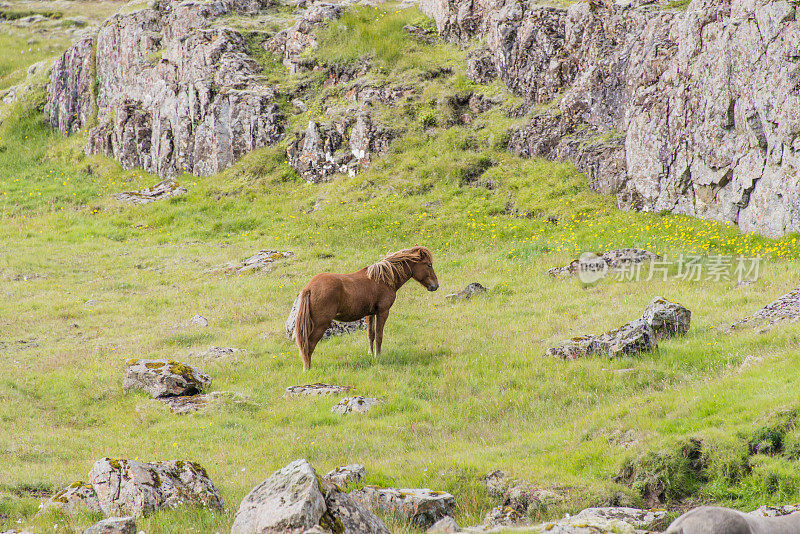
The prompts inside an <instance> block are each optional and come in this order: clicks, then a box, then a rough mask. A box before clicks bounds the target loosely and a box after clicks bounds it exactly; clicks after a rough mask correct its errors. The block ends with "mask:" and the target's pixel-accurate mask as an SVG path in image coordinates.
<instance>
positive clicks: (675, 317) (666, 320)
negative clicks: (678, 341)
mask: <svg viewBox="0 0 800 534" xmlns="http://www.w3.org/2000/svg"><path fill="white" fill-rule="evenodd" d="M642 320H643V321H644V322H646V323H647V324H648V325H649V326H650V328H652V330H653V334H654V335H655V337H656V341H661V340H662V339H667V338H670V337H675V336H681V335H683V334H685V333H686V332H688V331H689V326H690V325H691V323H692V312H690V311H689V310H688V309H686V308H685V307H683V306H681V305H680V304H676V303H675V302H670V301H668V300H666V299H664V298H662V297H656V298H654V299H653V300H652V302H650V304H648V305H647V307H646V308H645V309H644V313H642Z"/></svg>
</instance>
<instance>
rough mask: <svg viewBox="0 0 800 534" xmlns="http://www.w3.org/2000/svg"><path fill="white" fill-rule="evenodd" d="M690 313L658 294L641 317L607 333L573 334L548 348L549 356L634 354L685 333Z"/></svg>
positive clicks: (647, 350) (650, 349)
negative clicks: (567, 339) (563, 341)
mask: <svg viewBox="0 0 800 534" xmlns="http://www.w3.org/2000/svg"><path fill="white" fill-rule="evenodd" d="M691 318H692V314H691V312H690V311H689V310H688V309H686V308H684V307H683V306H681V305H680V304H676V303H674V302H670V301H668V300H666V299H664V298H662V297H656V298H655V299H653V301H652V302H650V304H648V305H647V307H646V308H645V310H644V312H643V313H642V316H641V317H640V318H638V319H634V320H633V321H631V322H629V323H627V324H624V325H622V326H621V327H619V328H618V329H616V330H612V331H610V332H606V333H604V334H599V335H595V334H588V335H584V336H579V337H574V338H572V339H571V340H569V341H567V342H566V343H563V344H561V345H559V346H557V347H553V348H550V349H548V350H547V355H548V356H553V357H556V358H560V359H562V360H575V359H578V358H583V357H586V356H595V355H601V356H608V357H609V358H614V357H617V356H626V355H627V356H632V355H636V354H639V353H642V352H651V351H653V350H656V349H657V348H658V342H659V341H660V340H663V339H666V338H670V337H674V336H677V335H682V334H685V333H686V332H688V331H689V326H690V324H691Z"/></svg>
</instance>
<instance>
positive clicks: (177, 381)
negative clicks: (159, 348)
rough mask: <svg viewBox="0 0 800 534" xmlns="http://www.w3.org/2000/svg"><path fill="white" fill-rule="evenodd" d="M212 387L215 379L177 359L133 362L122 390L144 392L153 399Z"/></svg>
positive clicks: (192, 392) (128, 364)
mask: <svg viewBox="0 0 800 534" xmlns="http://www.w3.org/2000/svg"><path fill="white" fill-rule="evenodd" d="M210 386H211V377H210V376H208V375H207V374H205V373H204V372H202V371H200V370H199V369H195V368H194V367H192V366H190V365H186V364H185V363H181V362H177V361H173V360H166V359H160V360H145V359H142V360H137V359H133V360H129V361H128V363H127V364H126V366H125V375H124V377H123V379H122V389H123V391H125V392H126V393H127V392H129V391H131V390H134V389H142V390H144V391H146V392H147V393H148V394H150V396H151V397H153V398H154V399H155V398H160V397H173V396H180V395H195V394H196V393H199V392H201V391H203V390H204V389H207V388H208V387H210Z"/></svg>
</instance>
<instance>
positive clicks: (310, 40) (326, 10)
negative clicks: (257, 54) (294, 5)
mask: <svg viewBox="0 0 800 534" xmlns="http://www.w3.org/2000/svg"><path fill="white" fill-rule="evenodd" d="M343 11H344V10H343V9H342V6H340V5H338V4H333V3H319V4H314V5H313V6H312V7H310V8H308V9H307V10H306V11H305V12H304V13H303V14H302V15H301V16H300V17H299V18H298V20H297V21H296V22H295V23H294V24H293V25H292V26H291V27H289V28H286V29H285V30H281V31H279V32H278V33H277V34H275V36H274V37H273V38H272V39H270V40H269V41H267V42H265V43H264V49H265V50H267V51H269V52H272V53H273V54H274V55H276V56H277V57H279V58H280V59H281V62H282V63H283V65H284V66H285V67H286V68H287V69H289V72H291V73H292V74H294V73H297V72H302V71H304V70H309V69H311V68H313V67H314V66H315V65H316V60H315V59H314V58H313V57H310V56H308V55H303V52H305V51H306V50H307V49H314V48H316V47H317V37H316V35H314V30H315V29H317V28H319V27H320V26H321V25H322V24H324V23H325V22H326V21H329V20H333V19H337V18H339V17H340V16H341V14H342V12H343Z"/></svg>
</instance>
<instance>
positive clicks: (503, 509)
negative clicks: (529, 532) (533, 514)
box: [480, 506, 531, 530]
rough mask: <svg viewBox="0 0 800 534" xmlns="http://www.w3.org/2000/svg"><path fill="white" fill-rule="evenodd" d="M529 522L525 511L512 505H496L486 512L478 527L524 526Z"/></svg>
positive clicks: (490, 528) (486, 528)
mask: <svg viewBox="0 0 800 534" xmlns="http://www.w3.org/2000/svg"><path fill="white" fill-rule="evenodd" d="M530 524H531V520H530V518H529V517H528V516H527V515H526V514H525V512H521V511H520V510H519V509H517V508H514V507H512V506H497V507H495V508H492V509H491V510H489V511H488V512H486V515H485V516H484V518H483V523H481V526H480V528H482V529H484V530H492V529H496V528H511V527H525V526H529V525H530Z"/></svg>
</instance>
